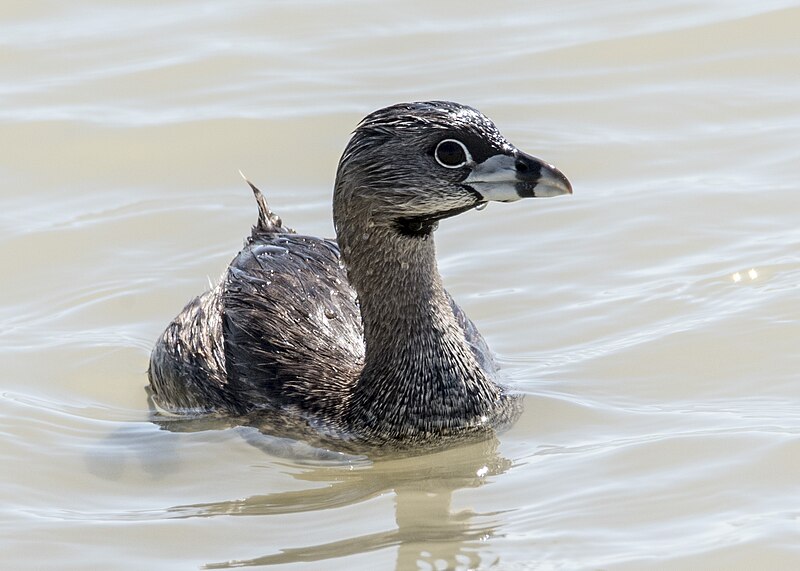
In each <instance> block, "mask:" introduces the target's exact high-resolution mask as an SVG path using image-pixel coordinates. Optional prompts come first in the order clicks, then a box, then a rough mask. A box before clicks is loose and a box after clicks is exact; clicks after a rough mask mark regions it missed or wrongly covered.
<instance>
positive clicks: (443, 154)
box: [433, 139, 472, 169]
mask: <svg viewBox="0 0 800 571" xmlns="http://www.w3.org/2000/svg"><path fill="white" fill-rule="evenodd" d="M433 156H434V158H435V159H436V162H437V163H439V164H440V165H442V166H443V167H446V168H448V169H457V168H458V167H463V166H464V165H465V164H467V163H468V162H469V161H471V160H472V157H471V156H470V154H469V151H468V150H467V147H466V146H465V145H464V143H462V142H461V141H456V140H455V139H445V140H443V141H441V142H440V143H439V144H438V145H436V150H435V151H434V152H433Z"/></svg>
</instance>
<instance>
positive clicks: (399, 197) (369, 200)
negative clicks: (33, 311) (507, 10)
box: [148, 101, 572, 448]
mask: <svg viewBox="0 0 800 571" xmlns="http://www.w3.org/2000/svg"><path fill="white" fill-rule="evenodd" d="M248 184H249V185H250V187H251V189H252V191H253V193H254V196H255V199H256V202H257V205H258V220H257V222H256V223H255V225H254V226H253V227H252V231H251V234H250V236H249V237H247V238H246V240H245V244H244V247H243V249H242V250H241V251H240V252H239V253H238V254H237V255H236V257H235V258H234V259H233V260H232V261H231V263H230V265H229V266H228V268H227V269H226V270H225V272H224V274H223V276H222V278H221V279H220V281H219V282H218V283H217V284H216V285H214V286H213V287H211V288H210V289H209V290H208V291H206V292H205V293H203V294H202V295H200V296H198V297H196V298H194V299H193V300H191V301H190V302H189V303H188V304H187V305H186V306H185V307H184V308H183V310H182V311H181V312H180V313H179V314H178V316H177V317H176V318H175V319H174V320H173V321H172V322H170V323H169V325H168V326H167V327H166V329H165V331H164V332H163V333H162V335H161V336H160V337H159V338H158V340H157V341H156V344H155V346H154V348H153V350H152V353H151V356H150V364H149V368H148V376H149V381H150V391H151V392H152V399H153V401H154V402H155V404H156V405H157V407H158V408H159V409H161V410H163V411H166V412H168V413H172V414H183V415H210V414H216V415H230V416H235V417H247V416H248V415H256V416H258V417H259V418H262V419H263V418H267V419H270V418H272V419H273V420H274V421H275V425H280V426H282V427H284V428H286V427H288V428H287V431H288V433H289V434H292V431H293V430H296V431H297V433H298V434H307V433H314V434H317V435H319V437H320V438H321V439H323V440H324V441H326V442H331V443H334V444H336V443H343V444H344V443H347V444H351V445H358V446H362V445H363V446H378V447H387V446H388V447H396V448H419V447H425V446H427V445H430V446H433V445H436V444H441V443H447V442H452V441H461V440H464V439H472V438H482V437H486V435H488V434H494V433H496V432H497V431H499V430H502V429H504V428H507V427H508V426H510V425H511V424H512V423H513V422H514V420H515V419H516V418H517V417H518V416H519V414H520V411H521V398H520V396H519V395H517V394H515V393H514V392H512V391H510V390H509V389H507V388H506V387H505V386H504V385H502V384H501V383H500V382H498V368H497V365H496V364H495V360H494V357H493V355H492V353H491V351H490V349H489V347H488V345H487V343H486V341H485V340H484V338H483V337H482V336H481V334H480V333H479V331H478V329H477V327H476V326H475V324H474V323H473V322H472V321H471V320H470V319H469V318H468V317H467V315H466V314H465V313H464V311H463V310H462V309H461V308H460V307H459V305H458V304H457V303H456V302H455V301H454V299H453V298H452V297H451V296H450V294H449V293H448V292H447V290H446V289H445V288H444V285H443V283H442V278H441V275H440V273H439V271H438V269H437V264H436V250H435V244H434V232H435V230H436V229H437V227H438V224H439V222H440V221H441V220H444V219H447V218H451V217H453V216H456V215H458V214H461V213H463V212H466V211H468V210H472V209H475V208H478V209H480V208H482V207H484V206H486V204H487V203H488V202H490V201H498V202H514V201H517V200H520V199H522V198H539V197H553V196H559V195H564V194H572V186H571V184H570V182H569V180H568V179H567V177H566V176H565V175H564V174H563V173H562V172H561V171H559V170H558V169H557V168H556V167H554V166H553V165H551V164H548V163H546V162H544V161H543V160H541V159H538V158H536V157H533V156H531V155H529V154H526V153H524V152H523V151H521V150H519V149H518V148H516V147H515V146H514V145H512V144H511V143H509V142H508V141H507V140H506V138H505V137H504V136H503V135H502V134H501V133H500V131H499V130H498V128H497V127H496V126H495V124H494V123H493V122H492V121H491V120H490V119H489V118H487V117H486V116H485V115H483V114H482V113H481V112H479V111H478V110H476V109H474V108H472V107H469V106H466V105H462V104H458V103H454V102H450V101H421V102H413V103H399V104H396V105H391V106H389V107H385V108H382V109H379V110H377V111H374V112H372V113H370V114H369V115H367V116H366V117H365V118H364V119H363V120H362V121H361V122H360V123H359V124H358V125H357V127H356V129H355V130H354V131H353V133H352V137H351V139H350V141H349V143H348V144H347V146H346V148H345V150H344V153H343V154H342V157H341V160H340V162H339V165H338V168H337V172H336V179H335V183H334V190H333V223H334V228H335V233H336V238H335V239H326V238H319V237H314V236H307V235H303V234H299V233H297V232H295V231H294V230H293V229H291V228H289V227H287V226H285V225H284V223H283V221H282V220H281V218H280V217H279V216H278V215H277V214H275V213H274V212H273V211H272V210H271V209H270V207H269V205H268V204H267V201H266V199H265V198H264V195H263V194H262V193H261V191H260V190H259V189H258V188H257V187H256V186H255V185H253V184H252V183H250V182H249V181H248ZM301 427H302V428H301Z"/></svg>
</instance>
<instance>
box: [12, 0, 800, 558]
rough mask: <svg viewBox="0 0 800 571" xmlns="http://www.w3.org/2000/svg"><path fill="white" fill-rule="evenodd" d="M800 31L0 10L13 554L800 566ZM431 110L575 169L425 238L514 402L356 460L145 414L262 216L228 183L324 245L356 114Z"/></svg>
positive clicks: (778, 24)
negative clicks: (178, 348)
mask: <svg viewBox="0 0 800 571" xmlns="http://www.w3.org/2000/svg"><path fill="white" fill-rule="evenodd" d="M798 24H800V9H799V8H798V7H797V6H796V3H794V2H789V1H778V0H766V1H763V2H760V3H751V2H743V1H741V2H727V1H726V2H722V1H718V2H714V1H708V2H703V3H696V2H651V3H647V4H646V5H645V4H635V3H630V2H622V1H612V2H606V3H603V4H598V3H589V2H576V3H572V4H570V5H564V4H563V3H560V2H540V3H537V5H536V6H533V5H530V6H529V5H528V4H524V3H514V2H499V3H498V2H494V3H484V4H476V5H469V6H468V7H467V5H466V4H464V3H458V2H439V3H433V4H432V3H430V2H417V1H413V2H402V3H399V2H394V3H393V2H389V3H382V4H381V5H380V6H379V7H378V6H376V5H373V4H372V3H366V2H360V1H346V2H337V3H327V2H319V1H305V2H270V3H260V2H240V3H235V4H230V3H217V2H186V1H168V2H159V3H148V2H145V3H141V2H140V3H138V4H135V5H134V4H130V3H128V4H126V3H122V2H116V3H109V2H97V1H91V0H81V1H79V2H72V3H68V4H64V3H47V2H44V3H24V2H18V1H11V2H6V3H5V5H4V8H3V13H2V15H0V78H1V79H0V102H2V105H0V123H1V124H2V137H0V180H2V187H0V204H1V205H2V207H1V208H0V264H1V267H2V268H4V272H3V277H2V293H3V296H2V303H0V324H2V327H0V332H2V333H0V335H1V336H2V337H1V338H2V342H1V343H0V363H1V364H2V370H3V375H2V383H1V384H0V432H1V433H2V435H3V438H2V439H0V461H1V462H2V466H3V477H2V479H0V498H2V502H0V549H1V551H2V561H3V567H5V568H9V569H11V568H13V569H85V568H106V569H131V570H140V569H193V568H194V569H196V568H203V567H207V568H227V567H234V566H254V567H255V566H261V567H274V568H285V569H320V568H348V569H392V568H396V569H415V568H420V569H445V568H450V569H472V568H492V569H501V570H518V569H609V570H611V569H613V570H627V569H631V570H641V569H671V570H674V569H687V570H688V569H753V568H762V569H793V568H796V567H797V566H798V564H800V548H799V547H798V546H800V525H799V524H798V518H800V501H799V500H798V499H797V498H798V497H800V407H798V404H797V403H798V402H799V401H800V388H798V378H797V377H798V371H799V370H800V354H799V353H798V351H797V347H798V346H799V345H800V254H799V252H800V224H798V220H799V218H798V212H800V193H798V183H797V181H798V179H799V178H800V177H799V176H798V175H800V166H798V165H800V145H798V136H797V133H798V132H800V104H798V101H800V76H799V75H798V62H800V39H798V35H797V29H798ZM429 98H437V99H453V100H456V101H460V102H463V103H467V104H470V105H473V106H475V107H478V108H479V109H481V110H482V111H484V112H485V113H487V114H488V115H489V116H491V117H492V118H493V119H494V120H495V121H496V123H497V124H498V126H499V127H500V129H501V130H502V131H503V132H504V133H505V134H506V136H507V137H508V138H509V140H511V141H512V142H514V143H515V144H516V145H517V146H519V147H520V148H521V149H524V150H526V151H528V152H530V153H532V154H535V155H538V156H541V157H542V158H545V159H546V160H548V161H550V162H553V163H555V164H556V165H558V166H559V167H560V168H561V169H562V170H563V171H564V172H565V173H566V174H567V175H568V176H569V177H570V179H571V180H572V182H573V185H574V187H575V195H574V196H572V197H565V198H560V199H557V200H549V201H524V202H521V203H517V204H513V205H491V206H490V207H489V208H487V209H486V210H484V211H482V212H471V213H468V214H465V215H463V216H460V217H458V218H456V219H452V220H449V221H446V222H444V223H443V224H442V225H441V228H440V230H439V231H438V232H437V245H438V250H439V257H440V268H441V271H442V274H443V276H444V279H445V283H446V285H447V287H448V288H449V290H450V291H451V293H452V294H453V295H454V296H455V297H456V299H457V300H458V301H459V303H460V304H461V305H462V307H464V309H465V310H466V311H467V313H468V314H469V315H470V316H471V317H472V318H473V320H474V321H475V322H476V323H477V324H478V325H479V327H480V329H481V330H482V332H483V333H484V335H485V337H486V338H487V340H488V341H489V343H490V345H491V346H492V347H493V349H494V350H495V351H496V352H497V354H498V356H499V358H500V360H501V362H502V365H503V368H504V372H505V375H506V378H507V379H508V382H509V383H510V384H512V385H513V386H514V387H515V388H517V389H518V390H520V391H522V392H524V393H526V395H527V397H526V411H525V413H524V415H523V417H522V418H521V420H520V421H519V422H518V424H517V425H516V426H515V427H514V428H513V429H512V430H511V431H510V432H508V433H506V434H503V435H500V436H499V437H498V438H497V439H496V440H494V441H490V442H486V443H480V444H475V445H471V446H464V447H460V448H456V449H453V450H448V451H445V452H438V453H435V454H427V455H422V456H419V457H415V458H383V459H375V460H370V459H343V458H335V457H318V456H313V455H310V454H308V453H306V452H307V451H306V452H304V451H302V450H300V451H298V450H297V447H296V446H294V445H293V444H292V443H291V442H286V441H275V440H274V439H269V438H267V437H265V436H263V435H260V434H258V433H257V432H255V431H253V430H252V429H246V428H238V427H220V426H208V427H199V428H206V429H205V430H194V429H193V430H190V431H185V432H178V431H168V430H160V429H159V427H158V426H157V425H155V424H152V423H151V422H149V418H150V417H149V411H148V406H147V399H146V394H145V390H144V387H145V384H146V374H145V370H146V367H147V358H148V353H149V349H150V347H151V346H152V343H153V341H154V339H155V338H156V336H157V335H158V334H159V333H160V332H161V330H162V329H163V327H164V326H165V325H166V323H167V322H168V321H169V320H170V319H171V318H172V317H173V316H174V315H175V313H176V312H177V311H178V310H179V309H180V307H182V305H183V304H184V303H185V302H186V301H187V300H188V299H189V298H191V297H192V296H194V295H196V294H198V293H200V292H201V291H202V290H203V289H204V288H205V287H206V286H207V283H208V281H209V280H214V279H216V278H217V277H218V276H219V275H220V274H221V272H222V270H223V269H224V267H225V265H226V264H227V262H228V261H229V260H230V259H231V258H232V257H233V255H234V254H235V252H236V251H237V250H238V248H239V247H240V246H241V243H242V239H243V237H244V236H245V235H246V234H247V233H248V231H249V226H250V225H251V224H252V223H253V222H254V220H255V213H256V210H255V206H254V204H253V202H252V198H251V197H250V195H249V190H248V189H247V187H246V186H245V185H244V184H243V183H242V181H241V179H240V178H239V176H238V174H237V171H238V170H239V169H242V170H243V171H244V172H245V173H247V175H248V176H249V177H250V178H251V179H253V180H254V181H255V182H256V183H257V184H259V186H261V187H262V188H263V189H264V190H265V192H267V194H268V197H269V199H270V202H271V203H272V205H273V206H274V207H275V208H276V210H277V211H278V212H279V213H280V214H281V215H282V216H283V217H284V219H285V220H286V221H287V223H288V224H289V225H291V226H294V227H296V228H298V229H300V230H301V231H303V232H307V233H312V234H322V235H332V234H333V229H332V225H331V222H330V194H331V185H332V181H333V175H334V172H335V167H336V163H337V161H338V158H339V155H340V153H341V151H342V149H343V147H344V145H345V143H346V141H347V139H348V137H349V133H350V131H351V130H352V128H353V127H354V126H355V124H356V123H357V121H358V120H359V119H360V118H361V117H362V116H363V115H365V114H366V113H368V112H369V111H371V110H373V109H376V108H378V107H381V106H383V105H387V104H391V103H395V102H397V101H403V100H422V99H429ZM195 428H198V427H195Z"/></svg>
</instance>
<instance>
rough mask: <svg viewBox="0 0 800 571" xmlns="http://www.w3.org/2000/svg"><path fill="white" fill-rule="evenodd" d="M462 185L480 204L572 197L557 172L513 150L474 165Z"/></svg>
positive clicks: (541, 162) (568, 184)
mask: <svg viewBox="0 0 800 571" xmlns="http://www.w3.org/2000/svg"><path fill="white" fill-rule="evenodd" d="M463 184H465V185H467V186H469V187H470V188H472V189H473V190H474V191H475V192H477V193H478V194H479V195H480V196H481V198H482V201H483V202H488V201H490V200H494V201H497V202H513V201H515V200H519V199H520V198H539V197H548V196H560V195H562V194H572V185H571V184H570V183H569V181H568V180H567V177H565V176H564V174H563V173H562V172H561V171H560V170H558V169H557V168H556V167H554V166H553V165H550V164H548V163H546V162H544V161H542V160H540V159H537V158H536V157H532V156H530V155H528V154H526V153H523V152H522V151H519V150H517V149H514V150H513V151H512V152H511V153H509V154H505V153H503V154H497V155H494V156H491V157H489V158H488V159H486V160H485V161H483V162H482V163H479V164H477V165H475V167H474V168H473V169H472V172H471V173H470V174H469V176H468V177H467V178H466V179H465V180H464V182H463Z"/></svg>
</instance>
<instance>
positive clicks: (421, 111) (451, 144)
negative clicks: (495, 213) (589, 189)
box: [333, 101, 572, 237]
mask: <svg viewBox="0 0 800 571" xmlns="http://www.w3.org/2000/svg"><path fill="white" fill-rule="evenodd" d="M571 192H572V187H571V185H570V183H569V181H568V180H567V178H566V177H565V176H564V175H563V174H562V173H561V172H560V171H559V170H558V169H556V168H555V167H554V166H552V165H550V164H547V163H545V162H544V161H542V160H540V159H537V158H535V157H532V156H530V155H528V154H526V153H524V152H522V151H520V150H519V149H517V148H516V147H514V146H513V145H512V144H510V143H509V142H508V141H506V139H505V137H503V135H502V134H500V131H499V130H498V129H497V127H495V125H494V123H492V122H491V121H490V120H489V119H488V118H487V117H486V116H485V115H483V114H482V113H480V112H479V111H477V110H476V109H473V108H471V107H467V106H465V105H459V104H457V103H452V102H448V101H429V102H418V103H401V104H397V105H392V106H391V107H386V108H384V109H380V110H378V111H375V112H373V113H371V114H369V115H368V116H367V117H365V118H364V120H363V121H361V123H360V124H359V125H358V127H357V128H356V130H355V132H354V134H353V137H352V138H351V140H350V143H349V144H348V145H347V148H346V149H345V151H344V154H343V155H342V159H341V161H340V163H339V170H338V172H337V179H336V189H335V192H334V200H333V202H334V222H335V224H336V225H337V232H338V231H339V229H340V228H341V227H342V225H344V224H348V221H349V220H351V219H353V218H354V217H358V218H362V217H366V218H367V220H368V224H369V225H370V226H385V227H391V228H393V229H395V230H396V231H398V232H399V233H401V234H404V235H407V236H410V237H426V236H428V235H430V233H431V232H432V231H433V230H434V229H435V228H436V225H437V223H438V221H439V220H442V219H443V218H448V217H450V216H455V215H456V214H460V213H462V212H465V211H467V210H470V209H472V208H475V207H477V206H480V205H482V204H485V203H487V202H489V201H498V202H513V201H515V200H519V199H521V198H534V197H548V196H558V195H561V194H569V193H571Z"/></svg>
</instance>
